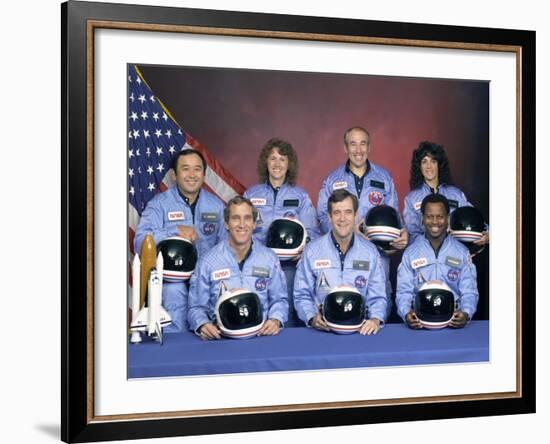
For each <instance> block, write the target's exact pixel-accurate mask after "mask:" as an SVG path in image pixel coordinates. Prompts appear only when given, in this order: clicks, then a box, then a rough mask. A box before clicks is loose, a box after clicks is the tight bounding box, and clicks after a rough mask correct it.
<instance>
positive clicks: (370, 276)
mask: <svg viewBox="0 0 550 444" xmlns="http://www.w3.org/2000/svg"><path fill="white" fill-rule="evenodd" d="M327 205H328V217H329V220H330V222H331V225H332V229H331V231H330V232H329V233H327V234H325V235H324V236H322V237H320V238H318V239H317V240H315V241H312V242H310V243H309V244H308V245H306V247H305V249H304V253H303V255H302V257H301V259H300V261H299V262H298V267H297V270H296V279H295V281H294V305H295V308H296V312H297V313H298V316H299V317H300V319H301V320H302V321H303V322H304V323H306V325H308V326H310V327H313V328H316V329H318V330H325V331H328V330H329V329H328V326H327V324H326V322H325V321H324V319H323V317H322V315H321V313H320V312H319V307H320V306H321V305H322V304H323V301H324V299H325V297H326V295H327V294H328V293H329V292H330V290H331V287H334V286H339V285H349V286H353V287H355V288H356V289H357V290H358V291H359V292H360V293H361V295H362V297H363V301H364V302H365V306H366V307H367V312H366V320H365V322H364V323H363V325H362V326H361V329H360V331H359V332H360V333H361V334H362V335H370V334H376V333H377V332H378V331H379V330H380V328H381V326H382V324H383V322H384V321H385V319H386V314H387V303H388V302H387V297H386V288H385V287H386V274H385V272H384V269H383V267H382V265H381V257H380V254H379V253H378V250H377V249H376V247H375V246H374V245H373V244H372V243H371V242H369V241H368V240H366V239H365V238H363V237H362V236H360V235H357V234H356V233H355V218H356V213H357V210H358V200H357V198H356V197H355V195H353V194H352V193H350V192H349V191H347V190H343V189H342V190H336V191H335V192H334V193H332V194H331V196H330V197H329V199H328V202H327Z"/></svg>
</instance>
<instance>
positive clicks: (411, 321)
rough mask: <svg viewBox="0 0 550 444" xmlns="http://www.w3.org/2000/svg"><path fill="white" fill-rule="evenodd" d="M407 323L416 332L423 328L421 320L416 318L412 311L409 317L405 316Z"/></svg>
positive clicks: (408, 314)
mask: <svg viewBox="0 0 550 444" xmlns="http://www.w3.org/2000/svg"><path fill="white" fill-rule="evenodd" d="M405 322H406V323H407V325H408V326H409V327H410V328H412V329H414V330H418V329H420V328H422V324H421V323H420V319H418V317H417V316H416V313H415V312H414V311H412V310H411V311H409V312H408V313H407V316H405Z"/></svg>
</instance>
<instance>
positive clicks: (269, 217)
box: [244, 182, 321, 327]
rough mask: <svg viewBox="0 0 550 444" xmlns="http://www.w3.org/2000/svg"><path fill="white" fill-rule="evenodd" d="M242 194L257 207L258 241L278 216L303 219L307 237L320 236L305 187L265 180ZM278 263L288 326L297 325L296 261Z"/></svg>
mask: <svg viewBox="0 0 550 444" xmlns="http://www.w3.org/2000/svg"><path fill="white" fill-rule="evenodd" d="M244 196H245V197H247V198H248V199H250V200H251V201H252V203H253V204H254V207H255V208H256V210H258V219H257V220H256V229H255V230H254V238H255V239H257V240H259V241H260V242H261V243H263V244H265V242H266V236H267V230H268V228H269V226H270V225H271V222H273V221H274V220H275V219H279V218H281V217H294V218H296V219H298V220H299V221H300V222H302V224H303V225H304V227H305V228H306V231H307V236H308V237H309V239H310V240H314V239H317V238H318V237H319V236H320V234H321V232H320V230H319V223H318V221H317V212H316V211H315V208H314V207H313V204H312V203H311V199H310V198H309V196H308V194H307V193H306V191H305V190H304V189H302V188H300V187H298V186H295V185H288V184H286V183H285V184H283V185H281V187H279V188H278V189H274V188H273V187H272V186H271V184H270V183H267V182H266V183H263V184H257V185H254V186H252V187H250V188H249V189H248V190H246V191H245V193H244ZM281 266H282V268H283V272H284V273H285V277H286V283H287V289H288V303H289V314H288V323H287V327H298V326H300V325H301V322H300V321H299V320H298V318H297V316H296V312H295V311H294V304H293V293H292V291H293V288H294V276H295V274H296V262H295V261H293V260H288V261H282V262H281Z"/></svg>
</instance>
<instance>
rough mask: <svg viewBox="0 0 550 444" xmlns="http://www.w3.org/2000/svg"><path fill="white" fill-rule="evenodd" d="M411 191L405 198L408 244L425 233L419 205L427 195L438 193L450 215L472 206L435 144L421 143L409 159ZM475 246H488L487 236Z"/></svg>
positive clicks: (445, 156) (404, 212) (404, 217)
mask: <svg viewBox="0 0 550 444" xmlns="http://www.w3.org/2000/svg"><path fill="white" fill-rule="evenodd" d="M410 187H411V191H410V192H409V194H407V195H406V196H405V205H404V207H405V208H404V210H403V219H404V222H405V227H406V228H407V231H408V232H409V242H410V243H412V242H414V240H415V238H416V237H417V236H419V235H422V234H423V233H424V229H423V227H422V215H421V213H420V204H421V203H422V199H424V198H425V197H426V196H427V195H428V194H430V193H439V194H442V195H443V196H445V197H446V198H447V200H448V201H449V206H450V211H451V212H452V211H453V210H455V209H457V208H459V207H464V206H472V204H471V203H470V202H468V199H467V198H466V196H465V195H464V193H463V192H462V191H461V190H460V189H459V188H457V187H456V186H454V185H453V183H452V179H451V171H450V167H449V160H448V158H447V153H445V149H444V148H443V146H441V145H438V144H437V143H434V142H429V141H424V142H420V144H419V145H418V148H417V149H416V150H414V151H413V155H412V159H411V177H410ZM474 243H476V244H479V245H485V244H487V243H489V233H488V232H484V233H483V237H482V238H481V239H479V240H477V241H475V242H474Z"/></svg>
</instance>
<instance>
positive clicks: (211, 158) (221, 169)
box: [186, 133, 246, 194]
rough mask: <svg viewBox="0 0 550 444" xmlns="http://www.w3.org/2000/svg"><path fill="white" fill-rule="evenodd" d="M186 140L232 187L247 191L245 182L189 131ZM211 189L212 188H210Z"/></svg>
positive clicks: (236, 190) (237, 191) (239, 191)
mask: <svg viewBox="0 0 550 444" xmlns="http://www.w3.org/2000/svg"><path fill="white" fill-rule="evenodd" d="M186 142H187V143H188V144H189V145H190V146H192V147H193V148H194V149H196V150H197V151H199V152H200V153H201V154H202V155H203V156H204V158H205V159H206V163H207V164H208V167H209V168H212V169H213V170H214V171H215V172H216V174H217V175H218V176H219V177H220V178H221V179H222V180H223V181H224V182H225V183H226V184H227V185H229V186H230V187H231V188H233V189H234V190H235V192H236V193H237V194H243V193H244V191H245V189H246V188H245V187H244V185H243V184H241V183H240V182H239V181H238V180H237V179H235V177H234V176H233V175H232V174H231V173H230V172H229V171H227V170H226V169H225V168H224V167H223V165H222V164H221V163H220V162H218V161H217V160H216V158H215V157H214V156H212V155H211V154H210V152H209V151H208V150H207V149H206V148H205V147H204V146H202V145H201V144H200V143H199V142H198V141H197V140H195V139H194V138H193V136H191V135H190V134H189V133H186ZM209 191H210V190H209Z"/></svg>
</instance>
